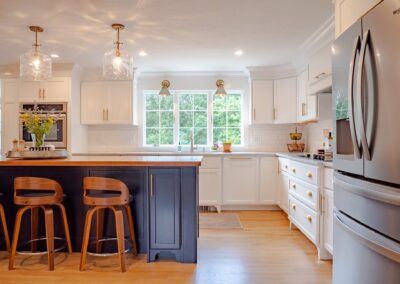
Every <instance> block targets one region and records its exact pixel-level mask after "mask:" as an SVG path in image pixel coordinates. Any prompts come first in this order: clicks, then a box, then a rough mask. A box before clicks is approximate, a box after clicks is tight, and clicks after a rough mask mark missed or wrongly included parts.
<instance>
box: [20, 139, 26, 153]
mask: <svg viewBox="0 0 400 284" xmlns="http://www.w3.org/2000/svg"><path fill="white" fill-rule="evenodd" d="M18 151H19V152H23V151H25V140H19V141H18Z"/></svg>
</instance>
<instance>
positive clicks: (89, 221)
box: [79, 207, 97, 271]
mask: <svg viewBox="0 0 400 284" xmlns="http://www.w3.org/2000/svg"><path fill="white" fill-rule="evenodd" d="M96 210H97V208H96V207H94V208H92V209H89V210H88V212H87V213H86V220H85V227H84V230H83V239H82V250H81V263H80V266H79V269H80V270H81V271H83V270H85V265H86V256H87V248H88V243H89V237H90V227H91V224H92V218H93V214H94V213H95V212H96Z"/></svg>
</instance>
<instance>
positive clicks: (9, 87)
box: [1, 79, 19, 104]
mask: <svg viewBox="0 0 400 284" xmlns="http://www.w3.org/2000/svg"><path fill="white" fill-rule="evenodd" d="M2 86H3V89H2V92H1V94H2V96H3V102H4V103H6V104H7V103H15V102H17V101H18V94H19V80H18V79H4V80H3V82H2Z"/></svg>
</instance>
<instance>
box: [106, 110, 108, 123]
mask: <svg viewBox="0 0 400 284" xmlns="http://www.w3.org/2000/svg"><path fill="white" fill-rule="evenodd" d="M106 119H107V121H108V109H106Z"/></svg>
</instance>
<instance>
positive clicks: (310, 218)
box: [307, 215, 312, 223]
mask: <svg viewBox="0 0 400 284" xmlns="http://www.w3.org/2000/svg"><path fill="white" fill-rule="evenodd" d="M307 221H308V222H310V223H311V222H312V217H311V215H307Z"/></svg>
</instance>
